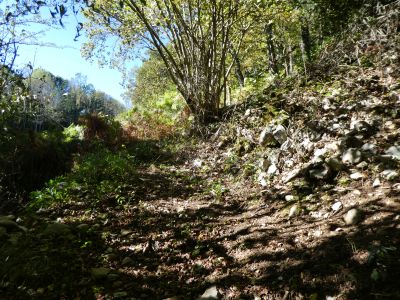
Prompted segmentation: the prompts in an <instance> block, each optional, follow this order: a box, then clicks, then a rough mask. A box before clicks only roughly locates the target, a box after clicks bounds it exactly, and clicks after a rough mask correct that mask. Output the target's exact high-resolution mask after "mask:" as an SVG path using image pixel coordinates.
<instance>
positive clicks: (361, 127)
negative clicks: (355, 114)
mask: <svg viewBox="0 0 400 300" xmlns="http://www.w3.org/2000/svg"><path fill="white" fill-rule="evenodd" d="M350 129H352V130H354V131H355V132H357V133H361V134H363V135H364V136H370V135H372V133H373V127H372V126H371V125H370V124H368V123H367V122H365V121H356V122H354V123H353V124H351V126H350Z"/></svg>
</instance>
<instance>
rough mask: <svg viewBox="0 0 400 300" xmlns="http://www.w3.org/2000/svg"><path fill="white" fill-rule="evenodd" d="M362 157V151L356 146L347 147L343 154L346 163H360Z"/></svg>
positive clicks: (343, 160)
mask: <svg viewBox="0 0 400 300" xmlns="http://www.w3.org/2000/svg"><path fill="white" fill-rule="evenodd" d="M361 159H362V154H361V151H360V150H358V149H355V148H350V149H347V150H346V151H345V152H344V153H343V155H342V162H343V163H344V164H351V165H353V164H358V163H359V162H361Z"/></svg>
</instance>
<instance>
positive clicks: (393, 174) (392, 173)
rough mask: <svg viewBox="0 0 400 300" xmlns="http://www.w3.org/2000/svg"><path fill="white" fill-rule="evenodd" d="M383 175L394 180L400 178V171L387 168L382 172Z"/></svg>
mask: <svg viewBox="0 0 400 300" xmlns="http://www.w3.org/2000/svg"><path fill="white" fill-rule="evenodd" d="M382 175H383V176H384V177H385V178H386V180H389V181H393V180H396V179H398V178H399V173H398V172H397V171H395V170H385V171H383V172H382Z"/></svg>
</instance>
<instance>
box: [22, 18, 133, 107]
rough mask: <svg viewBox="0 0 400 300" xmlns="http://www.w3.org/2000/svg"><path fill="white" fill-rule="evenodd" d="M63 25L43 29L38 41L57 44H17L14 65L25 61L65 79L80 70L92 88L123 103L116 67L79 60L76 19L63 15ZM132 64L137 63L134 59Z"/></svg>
mask: <svg viewBox="0 0 400 300" xmlns="http://www.w3.org/2000/svg"><path fill="white" fill-rule="evenodd" d="M63 21H64V25H65V28H57V29H56V28H54V29H50V30H49V29H48V28H46V30H47V31H46V32H45V33H43V34H42V35H41V36H40V38H38V39H37V42H38V44H40V43H46V44H54V45H56V46H57V47H44V46H38V45H20V46H19V52H18V54H19V55H18V58H17V60H16V64H17V66H19V67H22V66H24V65H26V64H28V63H31V64H32V66H33V67H34V68H35V69H36V68H43V69H46V70H48V71H50V72H51V73H53V74H54V75H57V76H61V77H63V78H65V79H71V78H72V77H74V76H75V74H76V73H82V74H83V75H86V76H87V78H88V83H92V84H93V85H94V87H95V88H96V90H100V91H103V92H105V93H107V94H109V95H110V96H112V97H114V98H115V99H117V100H119V101H121V102H123V100H122V97H121V94H122V93H123V92H124V89H123V87H122V86H121V83H122V74H121V73H120V72H119V71H118V70H114V69H110V68H107V67H103V68H100V67H99V66H98V64H97V62H94V63H90V62H89V61H87V60H85V59H83V58H82V57H81V54H80V47H81V44H82V43H83V42H84V36H81V37H80V38H79V40H78V41H74V37H75V34H76V24H77V23H76V21H75V19H74V18H71V17H70V18H66V19H65V18H64V20H63ZM42 29H43V26H41V25H33V26H31V27H29V29H28V30H29V31H35V32H36V31H40V30H42ZM135 64H138V62H137V61H136V62H135Z"/></svg>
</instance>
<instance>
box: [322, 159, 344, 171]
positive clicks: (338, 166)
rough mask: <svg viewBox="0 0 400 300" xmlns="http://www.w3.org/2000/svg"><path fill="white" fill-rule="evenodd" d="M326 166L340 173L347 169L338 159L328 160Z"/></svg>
mask: <svg viewBox="0 0 400 300" xmlns="http://www.w3.org/2000/svg"><path fill="white" fill-rule="evenodd" d="M326 164H327V165H328V166H329V168H331V169H332V170H333V171H335V172H339V171H341V170H343V169H344V168H345V166H344V164H343V163H342V162H341V161H340V160H339V159H338V158H336V157H331V158H329V159H327V160H326Z"/></svg>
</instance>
